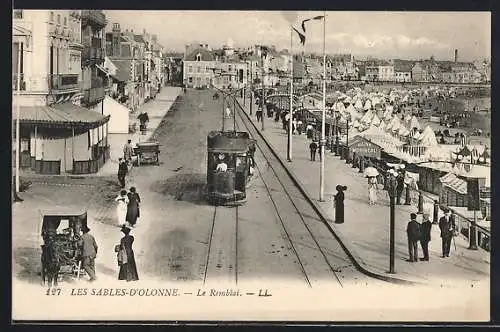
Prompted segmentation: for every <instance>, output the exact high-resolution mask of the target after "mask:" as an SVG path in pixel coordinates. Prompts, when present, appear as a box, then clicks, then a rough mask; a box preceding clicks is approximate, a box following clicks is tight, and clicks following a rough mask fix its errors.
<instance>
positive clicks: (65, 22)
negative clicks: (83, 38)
mask: <svg viewBox="0 0 500 332" xmlns="http://www.w3.org/2000/svg"><path fill="white" fill-rule="evenodd" d="M67 25H68V19H67V18H66V17H65V18H64V26H67Z"/></svg>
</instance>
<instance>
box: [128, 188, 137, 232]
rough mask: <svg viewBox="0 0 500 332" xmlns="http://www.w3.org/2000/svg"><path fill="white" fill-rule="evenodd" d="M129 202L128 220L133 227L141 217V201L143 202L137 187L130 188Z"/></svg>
mask: <svg viewBox="0 0 500 332" xmlns="http://www.w3.org/2000/svg"><path fill="white" fill-rule="evenodd" d="M127 197H128V204H127V216H126V218H125V219H126V220H127V222H128V223H129V225H131V226H132V227H134V226H135V224H136V223H137V219H138V218H139V203H140V202H141V198H140V197H139V194H138V193H137V191H136V189H135V187H131V188H130V192H129V193H128V194H127Z"/></svg>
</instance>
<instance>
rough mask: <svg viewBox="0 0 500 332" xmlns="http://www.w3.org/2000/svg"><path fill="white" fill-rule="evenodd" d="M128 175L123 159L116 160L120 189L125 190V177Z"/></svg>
mask: <svg viewBox="0 0 500 332" xmlns="http://www.w3.org/2000/svg"><path fill="white" fill-rule="evenodd" d="M127 173H128V166H127V162H126V161H125V160H123V158H119V159H118V181H119V182H120V187H121V188H122V189H123V188H125V176H126V175H127Z"/></svg>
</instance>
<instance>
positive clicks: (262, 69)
mask: <svg viewBox="0 0 500 332" xmlns="http://www.w3.org/2000/svg"><path fill="white" fill-rule="evenodd" d="M260 59H261V67H260V70H261V78H262V93H261V98H260V109H261V112H262V117H261V120H262V128H261V130H262V131H264V117H265V114H264V99H265V97H266V92H265V88H264V53H261V56H260Z"/></svg>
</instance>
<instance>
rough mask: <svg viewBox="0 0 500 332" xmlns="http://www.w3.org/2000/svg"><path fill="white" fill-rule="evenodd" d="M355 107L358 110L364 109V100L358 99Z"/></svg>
mask: <svg viewBox="0 0 500 332" xmlns="http://www.w3.org/2000/svg"><path fill="white" fill-rule="evenodd" d="M354 107H355V108H356V109H357V110H362V109H363V102H362V101H361V99H358V100H356V103H355V104H354Z"/></svg>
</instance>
